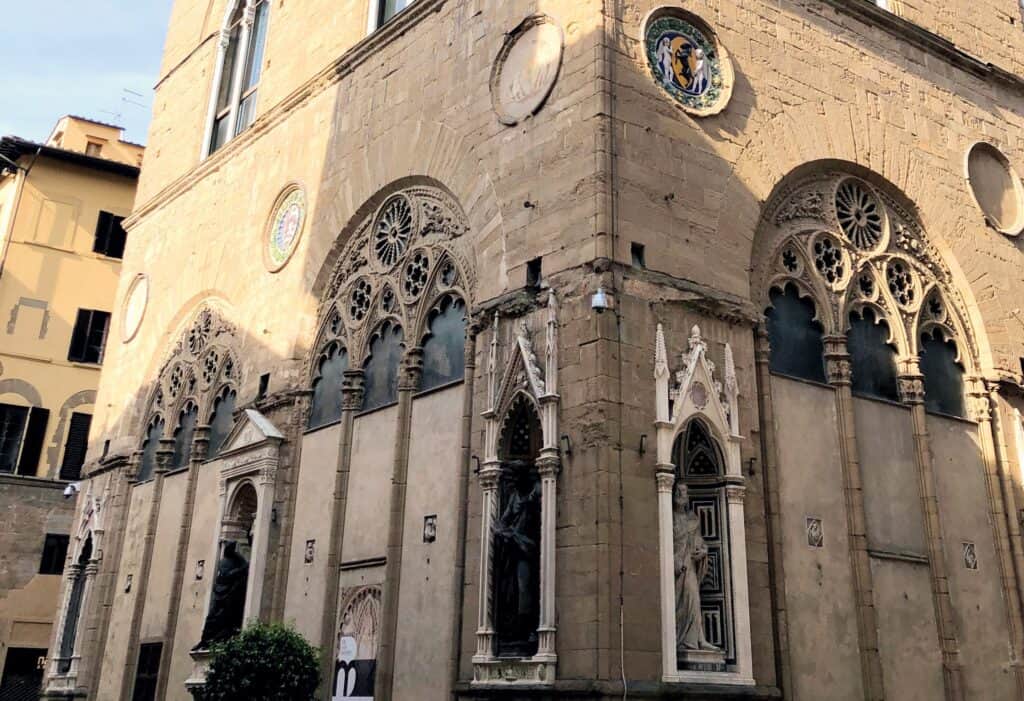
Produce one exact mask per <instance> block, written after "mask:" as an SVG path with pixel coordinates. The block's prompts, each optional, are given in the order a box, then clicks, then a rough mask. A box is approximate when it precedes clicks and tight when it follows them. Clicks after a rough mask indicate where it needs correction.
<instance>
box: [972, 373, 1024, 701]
mask: <svg viewBox="0 0 1024 701" xmlns="http://www.w3.org/2000/svg"><path fill="white" fill-rule="evenodd" d="M971 384H972V385H973V388H974V390H973V391H971V392H970V393H969V394H968V398H969V399H970V411H971V414H972V418H973V419H974V420H976V421H977V422H978V442H979V443H980V445H981V455H982V458H983V460H984V467H985V486H986V488H987V492H988V499H989V511H990V512H991V514H992V518H991V521H992V537H993V540H994V545H995V550H996V558H997V563H998V566H999V578H1000V583H1001V584H1002V588H1003V598H1004V599H1005V600H1006V612H1007V623H1009V626H1010V644H1011V646H1012V652H1013V659H1012V662H1011V666H1012V667H1013V670H1014V675H1015V677H1016V681H1017V693H1018V695H1019V696H1020V697H1021V698H1024V667H1022V666H1021V665H1022V660H1024V625H1022V620H1021V598H1020V589H1019V586H1020V579H1019V575H1020V571H1019V570H1018V569H1017V568H1018V566H1019V565H1020V561H1019V560H1017V558H1016V557H1015V555H1017V556H1019V555H1020V552H1019V547H1020V524H1018V523H1017V522H1016V519H1015V518H1013V517H1012V514H1014V513H1015V512H1016V506H1015V499H1014V495H1013V484H1012V482H1011V481H1010V478H1009V469H1008V466H1007V464H1006V443H1005V441H1004V439H1003V434H1002V430H1001V428H1002V427H1001V423H1000V419H999V410H1000V407H999V388H998V385H995V384H993V385H991V386H990V387H988V388H986V387H985V384H984V383H983V381H982V380H981V379H976V380H975V381H973V382H972V383H971ZM1007 488H1008V490H1007ZM1014 545H1016V546H1017V548H1018V550H1017V552H1014V548H1013V546H1014Z"/></svg>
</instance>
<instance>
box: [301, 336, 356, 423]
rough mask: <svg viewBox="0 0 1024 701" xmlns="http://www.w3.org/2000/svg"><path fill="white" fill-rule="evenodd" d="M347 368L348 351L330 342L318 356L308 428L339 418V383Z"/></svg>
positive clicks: (343, 377) (332, 421)
mask: <svg viewBox="0 0 1024 701" xmlns="http://www.w3.org/2000/svg"><path fill="white" fill-rule="evenodd" d="M346 370H348V351H346V350H345V348H344V347H343V346H341V345H340V344H338V343H331V344H330V345H328V346H327V348H326V349H325V350H324V352H323V354H321V356H320V362H319V364H318V365H317V373H316V379H314V380H313V399H312V402H311V403H310V410H309V422H308V423H307V426H308V428H318V427H320V426H326V425H327V424H330V423H334V422H335V421H338V420H339V419H341V385H342V382H343V380H344V379H345V371H346Z"/></svg>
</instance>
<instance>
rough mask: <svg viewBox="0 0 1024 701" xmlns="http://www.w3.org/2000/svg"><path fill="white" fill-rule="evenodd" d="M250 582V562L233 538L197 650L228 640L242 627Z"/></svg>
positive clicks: (222, 561)
mask: <svg viewBox="0 0 1024 701" xmlns="http://www.w3.org/2000/svg"><path fill="white" fill-rule="evenodd" d="M248 583H249V563H248V561H247V560H246V559H245V558H244V557H243V556H242V554H241V553H240V552H238V544H237V543H236V542H235V541H233V540H229V541H228V542H227V543H226V544H225V545H224V555H223V556H222V557H221V559H220V562H219V563H217V576H216V578H215V579H214V580H213V596H212V597H211V598H210V611H209V613H207V614H206V624H205V625H204V626H203V637H202V640H200V641H199V644H198V645H196V646H195V648H193V649H196V650H202V649H207V648H209V647H210V645H211V644H212V643H219V642H222V641H224V640H227V639H228V638H230V637H232V636H234V635H235V634H236V633H238V631H240V630H241V629H242V623H243V620H242V619H243V618H244V616H245V593H246V589H247V585H248Z"/></svg>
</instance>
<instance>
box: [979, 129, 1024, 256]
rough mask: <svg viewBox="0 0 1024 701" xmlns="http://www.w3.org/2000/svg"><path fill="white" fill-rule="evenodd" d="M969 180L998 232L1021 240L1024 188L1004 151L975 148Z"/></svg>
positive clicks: (986, 147)
mask: <svg viewBox="0 0 1024 701" xmlns="http://www.w3.org/2000/svg"><path fill="white" fill-rule="evenodd" d="M967 178H968V180H969V182H970V186H971V193H972V194H973V195H974V201H975V202H977V203H978V206H979V207H980V208H981V211H982V212H983V213H984V214H985V219H987V220H988V222H989V224H991V225H992V226H993V227H994V228H995V229H996V230H997V231H998V232H1000V233H1002V234H1006V235H1007V236H1017V235H1019V234H1020V232H1021V229H1024V187H1022V185H1021V180H1020V177H1019V176H1018V175H1017V172H1016V171H1015V170H1014V169H1013V166H1011V165H1010V161H1009V160H1008V159H1007V158H1006V156H1004V155H1003V153H1002V151H1000V150H999V149H997V148H996V147H995V146H993V145H992V144H987V143H984V142H981V143H977V144H975V145H974V146H973V147H972V148H971V150H970V151H969V152H968V154H967Z"/></svg>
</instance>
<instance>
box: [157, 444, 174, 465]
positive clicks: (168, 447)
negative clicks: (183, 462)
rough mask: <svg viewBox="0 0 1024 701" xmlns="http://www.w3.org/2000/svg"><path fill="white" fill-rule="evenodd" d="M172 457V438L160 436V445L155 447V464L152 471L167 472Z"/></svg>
mask: <svg viewBox="0 0 1024 701" xmlns="http://www.w3.org/2000/svg"><path fill="white" fill-rule="evenodd" d="M173 458H174V439H173V438H161V439H160V446H159V447H158V448H157V449H156V466H155V469H154V472H157V473H160V472H167V470H169V469H170V467H171V460H172V459H173Z"/></svg>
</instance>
